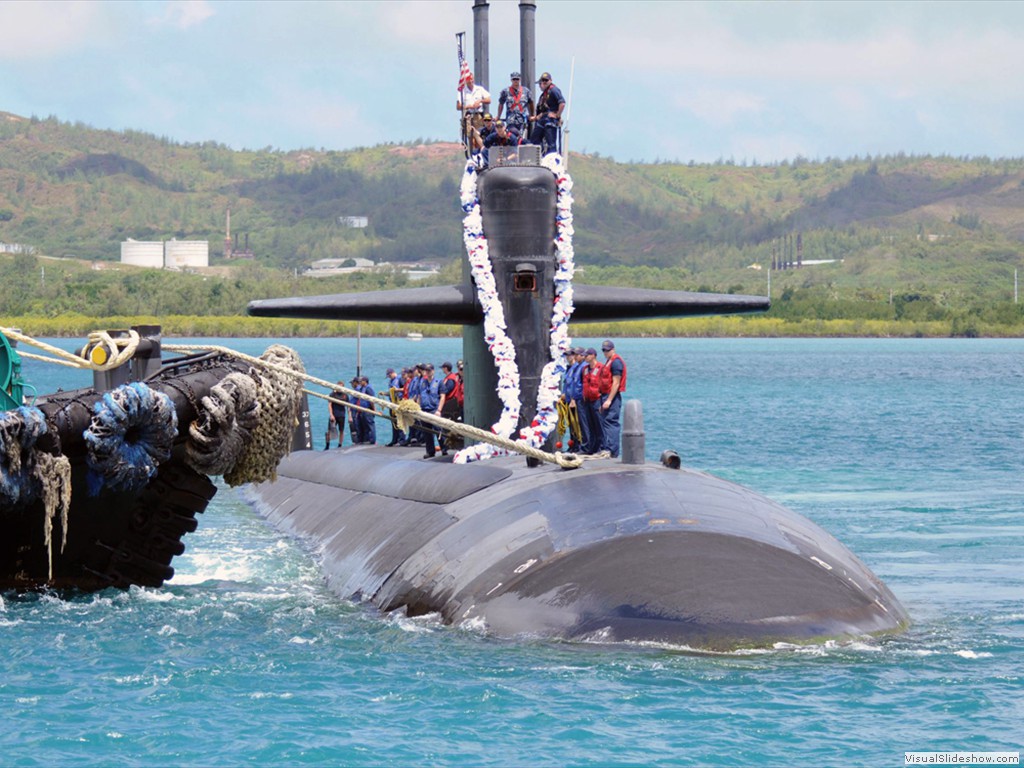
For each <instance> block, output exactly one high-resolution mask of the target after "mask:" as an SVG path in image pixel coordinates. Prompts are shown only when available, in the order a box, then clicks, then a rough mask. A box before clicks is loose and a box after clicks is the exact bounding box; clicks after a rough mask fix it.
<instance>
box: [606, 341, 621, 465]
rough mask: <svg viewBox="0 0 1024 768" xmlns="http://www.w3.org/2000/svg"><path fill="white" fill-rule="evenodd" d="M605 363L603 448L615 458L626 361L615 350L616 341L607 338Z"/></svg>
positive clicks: (617, 455)
mask: <svg viewBox="0 0 1024 768" xmlns="http://www.w3.org/2000/svg"><path fill="white" fill-rule="evenodd" d="M601 351H602V352H604V357H605V364H604V370H603V371H602V374H601V396H602V401H601V429H602V431H603V432H604V444H603V448H604V450H605V451H607V452H608V453H609V455H610V456H611V457H612V458H613V459H617V458H618V457H619V434H620V432H621V430H622V427H621V425H620V423H619V416H620V415H621V413H622V393H623V392H625V391H626V361H625V360H623V359H622V358H621V357H619V355H618V353H617V352H616V351H615V343H614V342H613V341H612V340H611V339H605V340H604V341H603V342H602V343H601Z"/></svg>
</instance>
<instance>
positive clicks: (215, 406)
mask: <svg viewBox="0 0 1024 768" xmlns="http://www.w3.org/2000/svg"><path fill="white" fill-rule="evenodd" d="M201 402H202V405H203V408H202V411H201V412H200V415H199V418H198V419H196V420H195V421H193V422H192V424H190V425H189V428H188V438H189V439H188V444H187V445H186V446H185V455H186V459H187V461H188V464H189V466H191V467H192V469H194V470H196V471H197V472H202V473H203V474H205V475H223V474H226V473H228V472H230V471H231V470H232V469H233V468H234V467H235V465H236V464H237V463H238V461H239V459H240V458H241V457H242V454H243V453H244V452H245V449H246V446H247V445H248V444H249V442H250V439H251V436H252V433H253V431H255V429H256V427H257V425H258V424H259V420H260V403H259V400H258V399H257V383H256V380H255V379H254V378H253V377H252V376H250V375H248V374H245V373H237V372H236V373H229V374H228V375H227V376H225V377H224V380H223V381H221V382H220V383H219V384H217V385H215V386H213V387H212V388H211V389H210V394H209V395H207V396H206V397H204V398H202V401H201Z"/></svg>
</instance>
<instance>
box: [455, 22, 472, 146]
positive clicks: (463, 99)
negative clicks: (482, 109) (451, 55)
mask: <svg viewBox="0 0 1024 768" xmlns="http://www.w3.org/2000/svg"><path fill="white" fill-rule="evenodd" d="M465 36H466V33H465V32H456V33H455V40H456V43H457V44H458V48H459V103H460V104H461V105H462V110H461V114H462V120H461V121H460V125H461V126H462V127H461V128H460V129H459V130H460V131H461V133H462V151H463V154H465V156H466V159H467V160H468V159H469V135H468V134H467V132H466V97H465V94H464V92H463V91H464V88H463V83H462V71H463V66H464V64H465V61H466V57H465V54H464V53H463V50H462V39H463V38H464V37H465Z"/></svg>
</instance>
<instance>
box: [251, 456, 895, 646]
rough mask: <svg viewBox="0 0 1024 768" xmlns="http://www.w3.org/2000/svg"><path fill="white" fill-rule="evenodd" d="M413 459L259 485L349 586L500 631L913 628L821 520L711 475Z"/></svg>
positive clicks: (762, 632) (279, 517) (673, 637)
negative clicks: (818, 523) (567, 469)
mask: <svg viewBox="0 0 1024 768" xmlns="http://www.w3.org/2000/svg"><path fill="white" fill-rule="evenodd" d="M403 454H404V455H403ZM418 455H419V453H418V451H413V450H411V449H410V450H409V451H408V452H406V451H403V450H401V449H394V448H383V447H374V448H367V447H356V448H350V449H345V450H332V451H327V452H310V451H303V452H298V453H293V454H292V455H291V456H289V457H288V458H287V459H285V461H284V462H282V464H281V466H280V467H279V475H278V480H277V481H276V482H274V483H263V484H260V485H257V486H254V487H253V488H252V492H251V493H252V497H253V500H254V502H255V504H256V507H257V509H258V510H259V511H260V512H261V513H262V514H263V515H265V516H266V517H267V518H268V519H269V520H270V521H271V522H272V523H273V524H274V525H275V526H277V527H279V528H281V529H282V530H284V531H287V532H288V533H290V534H292V535H297V536H299V537H302V538H304V539H305V540H307V541H309V542H310V543H311V544H312V545H313V546H314V547H315V548H316V550H317V551H318V552H319V553H320V555H321V557H322V558H323V566H324V569H325V571H326V573H327V577H328V581H329V583H330V585H331V587H332V588H333V589H334V590H335V591H336V592H338V593H339V594H340V595H341V596H343V597H346V598H356V599H362V600H366V601H369V602H371V603H372V604H374V605H376V606H377V607H379V608H380V609H381V610H384V611H392V610H396V609H404V610H405V611H407V612H408V613H409V614H410V615H419V614H424V613H429V612H437V613H439V614H440V615H441V616H442V617H443V618H444V620H445V621H446V622H447V623H450V624H456V625H461V624H467V625H469V626H474V627H478V628H480V629H482V630H484V631H486V632H488V633H491V634H494V635H496V636H500V637H523V636H527V637H540V638H551V639H565V640H589V641H595V642H651V643H655V644H658V645H674V646H687V647H692V648H702V649H729V648H735V647H738V646H764V645H770V644H771V643H775V642H796V643H804V642H816V641H821V640H826V639H846V638H853V637H862V636H864V635H876V634H883V633H887V632H895V631H899V630H901V629H903V628H904V627H905V626H906V625H907V623H908V618H907V614H906V612H905V611H904V609H903V607H902V606H901V605H900V604H899V602H898V601H897V600H896V598H895V597H894V596H893V595H892V593H891V592H890V591H889V590H888V588H886V587H885V585H884V584H882V582H881V581H880V580H879V579H878V578H877V577H875V575H874V574H872V573H871V572H870V571H869V570H868V569H867V568H866V567H865V566H864V565H863V564H862V563H861V562H860V561H859V560H858V559H857V558H856V557H854V555H852V554H851V553H850V552H849V551H848V550H847V549H846V548H844V547H843V546H842V545H841V544H840V543H839V542H838V541H836V540H835V539H834V538H833V537H832V536H830V535H829V534H828V533H826V532H825V531H824V530H822V529H821V528H819V527H818V526H816V525H814V524H813V523H811V522H809V521H808V520H805V519H803V518H801V517H800V516H798V515H796V514H795V513H793V512H791V511H789V510H787V509H785V508H784V507H781V506H779V505H778V504H775V503H774V502H772V501H770V500H768V499H766V498H764V497H762V496H760V495H758V494H756V493H754V492H752V491H750V490H748V489H746V488H742V487H740V486H737V485H734V484H731V483H728V482H725V481H723V480H720V479H718V478H715V477H712V476H710V475H706V474H703V473H698V472H692V471H687V470H671V469H667V468H665V467H662V466H661V465H654V464H645V465H625V464H620V463H618V462H616V461H611V460H602V461H593V462H588V463H587V465H586V466H585V468H583V469H580V470H575V471H571V472H565V471H563V470H560V469H557V468H554V467H550V466H546V467H538V468H528V467H527V466H526V465H525V462H524V461H523V459H522V458H521V457H516V458H508V459H497V460H492V461H489V462H483V463H481V464H471V465H462V466H456V465H452V464H448V463H447V462H444V461H442V460H440V459H437V460H434V461H422V460H418Z"/></svg>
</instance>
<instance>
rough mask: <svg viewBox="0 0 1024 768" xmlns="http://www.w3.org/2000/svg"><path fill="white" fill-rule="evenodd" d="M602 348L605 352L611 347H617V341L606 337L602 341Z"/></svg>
mask: <svg viewBox="0 0 1024 768" xmlns="http://www.w3.org/2000/svg"><path fill="white" fill-rule="evenodd" d="M601 349H602V350H603V351H605V352H607V351H608V350H609V349H615V343H614V342H613V341H612V340H611V339H605V340H604V341H602V342H601Z"/></svg>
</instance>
